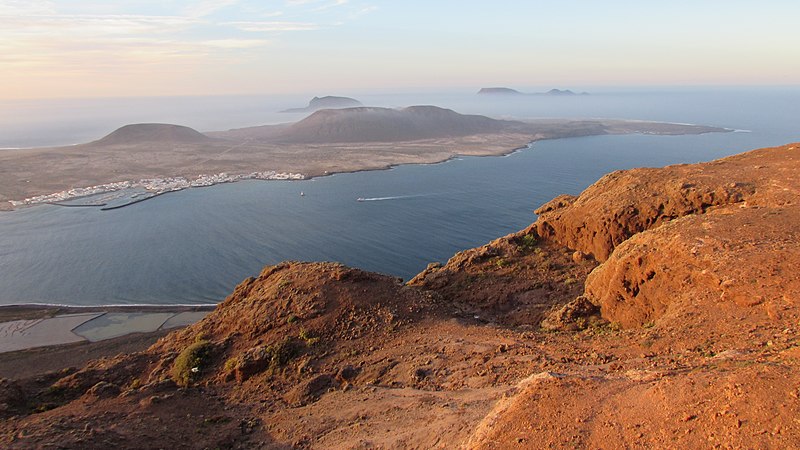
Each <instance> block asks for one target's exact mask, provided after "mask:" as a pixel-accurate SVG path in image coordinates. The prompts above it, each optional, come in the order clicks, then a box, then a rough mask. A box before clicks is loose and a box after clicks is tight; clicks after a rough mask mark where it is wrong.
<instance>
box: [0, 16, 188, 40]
mask: <svg viewBox="0 0 800 450" xmlns="http://www.w3.org/2000/svg"><path fill="white" fill-rule="evenodd" d="M197 23H199V22H198V20H197V19H193V18H189V17H178V16H141V15H30V16H17V17H11V16H2V15H0V37H9V36H17V37H20V36H50V37H54V38H56V37H59V36H64V37H67V38H74V37H76V36H92V35H93V36H109V35H129V34H135V33H167V32H174V31H178V30H183V29H186V28H188V27H190V26H192V25H194V24H197Z"/></svg>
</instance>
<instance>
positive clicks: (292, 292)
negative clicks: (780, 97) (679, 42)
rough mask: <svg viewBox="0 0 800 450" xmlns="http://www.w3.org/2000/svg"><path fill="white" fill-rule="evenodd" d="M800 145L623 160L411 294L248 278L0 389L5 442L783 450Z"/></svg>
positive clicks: (309, 268)
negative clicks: (97, 356)
mask: <svg viewBox="0 0 800 450" xmlns="http://www.w3.org/2000/svg"><path fill="white" fill-rule="evenodd" d="M799 151H800V146H799V145H798V144H792V145H787V146H783V147H777V148H770V149H761V150H756V151H752V152H748V153H744V154H741V155H736V156H732V157H729V158H723V159H721V160H718V161H713V162H710V163H703V164H695V165H678V166H670V167H666V168H663V169H634V170H630V171H624V172H615V173H612V174H609V175H607V176H605V177H603V178H602V179H601V180H599V181H598V182H597V183H595V184H594V185H593V186H591V187H589V188H588V189H587V190H585V191H584V192H583V193H582V194H580V195H579V196H577V197H570V196H561V197H558V198H556V199H554V200H553V201H551V202H549V203H547V204H546V205H543V206H542V207H541V208H540V209H538V210H537V214H539V218H538V219H537V221H536V222H535V223H533V224H532V225H531V226H530V227H528V228H527V229H525V230H522V231H520V232H518V233H514V234H512V235H509V236H506V237H503V238H500V239H497V240H495V241H493V242H491V243H489V244H487V245H485V246H482V247H479V248H476V249H471V250H466V251H464V252H461V253H459V254H457V255H454V256H453V258H451V259H450V260H449V261H448V262H447V263H445V264H431V265H430V266H429V267H428V268H427V269H426V270H425V271H423V272H422V273H420V274H419V275H417V276H416V277H415V278H414V279H413V280H411V281H410V282H408V283H406V284H403V283H401V282H400V281H399V280H397V279H394V278H392V277H387V276H383V275H377V274H371V273H367V272H363V271H360V270H356V269H350V268H347V267H344V266H341V265H338V264H331V263H294V262H289V263H284V264H280V265H277V266H270V267H267V268H265V269H264V271H262V273H261V274H260V275H259V276H258V277H256V278H251V279H248V280H245V281H244V282H243V283H241V284H240V285H239V286H238V287H237V288H236V289H235V291H234V292H233V293H232V294H231V295H230V296H229V297H228V298H227V299H226V300H225V301H224V302H223V303H222V304H220V305H219V307H218V308H217V309H216V310H215V311H214V312H213V313H212V314H210V315H209V316H208V317H207V318H206V319H204V320H203V321H201V322H199V323H197V324H195V325H194V326H191V327H189V328H186V329H184V330H181V331H179V332H176V333H172V334H170V335H169V336H167V337H165V338H163V339H161V340H160V341H159V342H158V343H156V344H155V345H154V346H153V347H151V348H150V349H149V350H148V351H146V352H143V353H138V354H132V355H120V356H118V357H115V358H111V359H106V360H98V361H95V362H92V363H89V364H88V365H87V366H86V367H84V368H81V369H67V370H65V371H63V372H59V373H51V374H48V375H45V376H40V377H37V378H35V379H23V380H5V381H3V382H2V383H0V404H1V405H0V415H2V416H4V418H5V420H4V422H3V423H2V424H1V425H0V442H2V443H3V445H5V446H8V447H11V448H28V447H31V446H34V447H35V446H45V445H46V444H48V443H58V445H60V446H62V447H65V448H79V447H80V448H101V447H104V448H107V447H108V446H109V445H111V446H122V447H125V446H128V447H130V446H137V447H145V448H148V447H152V448H159V447H165V446H167V445H174V446H180V445H185V443H186V442H191V443H192V444H191V445H192V446H195V447H198V448H202V447H227V448H291V447H297V448H379V447H402V448H409V447H412V448H487V449H488V448H543V447H552V448H575V447H591V448H627V447H630V448H635V447H644V448H656V447H658V448H697V447H710V448H731V447H747V448H792V447H793V446H796V444H797V442H798V439H800V424H798V422H797V421H796V420H795V418H796V417H798V415H800V375H798V371H797V368H798V364H800V341H798V333H797V331H798V326H800V308H798V307H799V306H800V305H798V301H800V276H798V275H797V273H796V270H795V267H796V266H797V264H798V262H800V246H798V242H800V240H799V238H800V225H798V224H800V209H799V208H800V206H798V205H800V203H798V202H799V201H800V176H799V175H798V173H800V170H799V169H800V159H798V156H799V155H800V153H798V152H799Z"/></svg>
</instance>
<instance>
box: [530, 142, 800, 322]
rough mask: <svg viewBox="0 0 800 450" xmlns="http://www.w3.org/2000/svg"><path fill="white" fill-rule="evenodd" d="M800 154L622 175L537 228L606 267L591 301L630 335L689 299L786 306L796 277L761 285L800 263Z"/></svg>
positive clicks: (567, 203)
mask: <svg viewBox="0 0 800 450" xmlns="http://www.w3.org/2000/svg"><path fill="white" fill-rule="evenodd" d="M797 154H798V150H797V148H796V146H794V145H788V146H785V147H780V148H772V149H763V150H757V151H753V152H748V153H745V154H741V155H736V156H732V157H729V158H724V159H721V160H718V161H713V162H710V163H704V164H695V165H680V166H671V167H666V168H663V169H634V170H629V171H624V172H615V173H612V174H609V175H606V176H605V177H603V178H602V179H600V180H599V181H598V182H597V183H595V184H594V185H592V186H591V187H589V188H588V189H586V190H585V191H584V192H583V193H582V194H581V195H580V196H578V197H568V196H561V197H557V198H556V199H554V200H552V201H551V202H549V203H547V204H545V205H543V206H542V207H541V208H539V209H538V210H537V213H538V214H540V217H539V219H538V220H537V222H536V223H535V224H534V227H535V229H536V231H537V233H538V234H539V235H540V236H542V237H543V238H544V239H546V240H550V241H554V242H558V243H560V244H561V245H564V246H567V247H569V248H574V249H578V250H580V251H582V252H586V253H590V254H592V255H594V257H595V258H597V259H598V260H599V261H605V262H604V263H603V264H602V265H601V266H600V267H598V268H597V269H596V270H595V271H594V272H593V273H592V274H591V275H590V276H589V278H588V280H587V283H586V296H587V298H589V299H591V301H593V302H595V303H596V304H598V305H599V306H600V307H601V310H602V311H603V316H604V317H605V318H606V319H608V320H610V321H612V322H617V323H620V324H622V325H624V326H638V325H642V324H645V323H649V322H652V321H654V320H656V319H658V318H659V317H661V316H662V315H664V314H665V313H666V312H667V310H668V306H669V305H670V304H677V303H678V302H680V301H681V300H680V299H681V298H682V297H688V298H684V299H683V301H684V302H689V303H693V304H697V303H698V300H699V299H701V298H702V299H705V298H708V299H709V301H711V300H713V301H715V302H718V301H719V302H722V304H725V303H726V302H728V303H730V302H733V303H735V304H738V305H741V306H746V305H754V304H759V303H762V302H765V301H777V298H778V297H782V296H786V295H787V294H789V296H790V297H791V293H792V292H795V291H794V290H793V289H795V288H794V285H795V284H796V280H795V279H794V277H792V276H789V277H788V279H787V278H785V277H782V278H781V282H780V286H771V285H772V284H773V282H771V281H766V282H765V281H753V280H774V279H775V275H776V274H780V273H788V272H789V271H790V269H789V267H790V266H791V265H792V264H794V261H800V251H797V250H796V249H797V247H796V246H791V245H787V243H788V242H793V241H795V239H796V238H795V236H797V232H798V230H799V229H798V228H797V226H796V225H795V223H797V221H796V220H794V219H795V217H796V215H797V214H798V213H800V211H798V210H797V206H795V205H797V204H798V203H800V202H799V201H800V196H799V195H798V190H797V189H798V186H800V176H798V171H797V168H798V166H800V161H799V160H798V159H797ZM763 248H770V249H772V250H771V251H769V252H764V251H759V249H763ZM748 280H750V281H748ZM787 289H788V291H787ZM690 300H691V301H690ZM709 306H710V305H709ZM707 312H708V311H706V314H704V316H706V317H709V315H708V314H707ZM709 318H710V317H709Z"/></svg>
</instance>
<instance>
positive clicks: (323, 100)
mask: <svg viewBox="0 0 800 450" xmlns="http://www.w3.org/2000/svg"><path fill="white" fill-rule="evenodd" d="M354 106H362V103H361V102H360V101H358V100H356V99H354V98H350V97H336V96H333V95H327V96H325V97H314V98H312V99H311V101H310V102H308V106H306V107H304V108H289V109H285V110H283V111H280V112H282V113H305V112H314V111H319V110H320V109H336V108H352V107H354Z"/></svg>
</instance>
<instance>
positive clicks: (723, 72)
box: [0, 0, 800, 100]
mask: <svg viewBox="0 0 800 450" xmlns="http://www.w3.org/2000/svg"><path fill="white" fill-rule="evenodd" d="M798 18H800V1H796V0H764V1H762V2H755V1H752V0H746V1H743V0H727V1H722V0H692V1H684V0H673V1H670V2H662V1H651V0H639V1H628V0H606V1H597V0H562V1H540V0H527V1H525V0H494V1H471V0H461V1H456V0H258V1H257V0H213V1H212V0H200V1H187V0H120V1H108V0H105V1H101V0H51V1H45V0H0V100H2V99H13V98H64V97H67V98H69V97H124V96H160V95H223V94H294V93H306V92H319V93H322V94H327V93H332V94H344V93H357V92H364V91H369V92H392V91H414V90H437V89H447V90H458V89H466V90H470V91H472V90H475V89H477V88H480V87H486V86H509V87H514V88H525V87H532V86H541V87H546V88H550V87H560V88H584V87H591V86H656V85H668V86H685V85H691V86H698V85H714V86H716V85H725V86H728V85H736V86H740V85H769V86H773V85H798V84H800V27H798V26H797V19H798Z"/></svg>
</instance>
